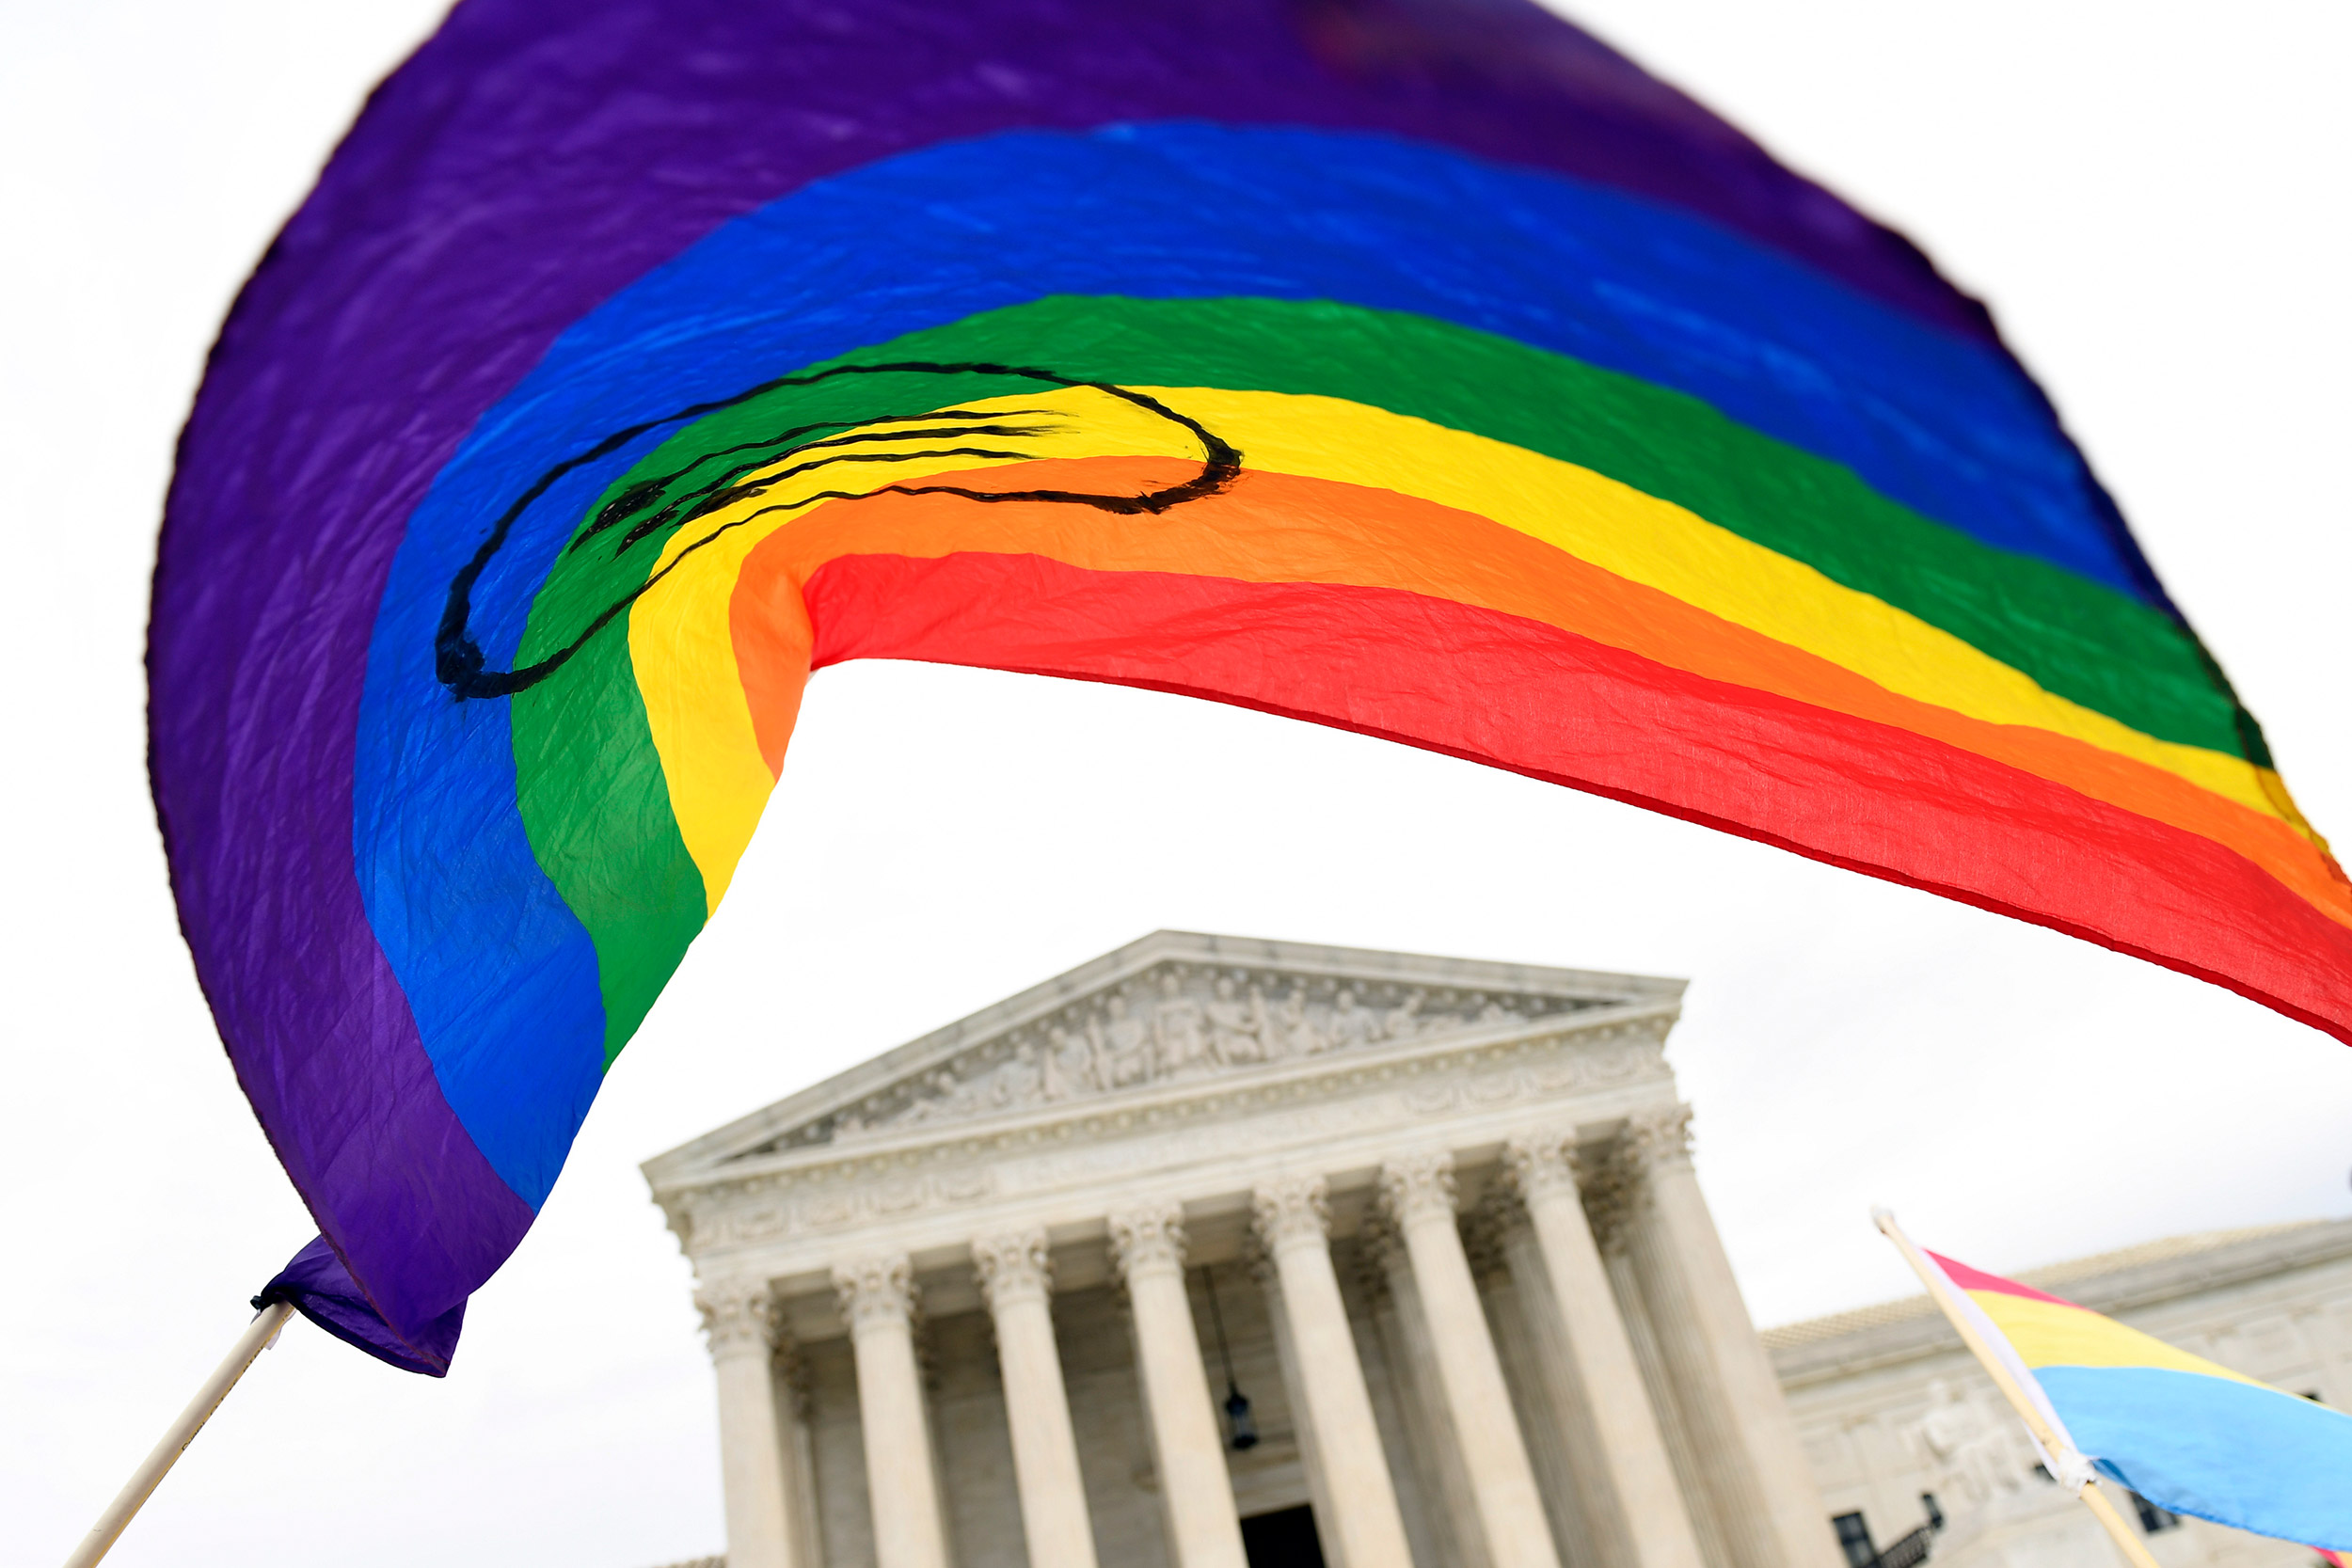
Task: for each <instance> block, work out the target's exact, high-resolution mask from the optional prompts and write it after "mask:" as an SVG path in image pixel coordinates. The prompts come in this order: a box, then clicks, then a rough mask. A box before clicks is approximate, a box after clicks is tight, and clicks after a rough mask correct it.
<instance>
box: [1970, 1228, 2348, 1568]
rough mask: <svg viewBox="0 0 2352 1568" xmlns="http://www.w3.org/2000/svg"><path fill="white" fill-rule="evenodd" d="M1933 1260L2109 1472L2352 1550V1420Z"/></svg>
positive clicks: (2273, 1529) (2029, 1390) (2075, 1443)
mask: <svg viewBox="0 0 2352 1568" xmlns="http://www.w3.org/2000/svg"><path fill="white" fill-rule="evenodd" d="M1925 1256H1926V1258H1927V1259H1928V1262H1929V1265H1930V1266H1931V1268H1933V1269H1935V1270H1936V1271H1937V1272H1938V1273H1940V1274H1941V1275H1943V1282H1944V1283H1945V1284H1946V1285H1947V1286H1948V1287H1949V1290H1948V1291H1947V1292H1945V1293H1946V1295H1947V1299H1948V1300H1950V1301H1951V1302H1952V1303H1953V1304H1954V1306H1955V1307H1956V1308H1957V1310H1959V1311H1960V1312H1961V1313H1962V1314H1963V1315H1964V1316H1965V1317H1966V1318H1967V1319H1969V1321H1970V1322H1971V1323H1974V1325H1975V1327H1976V1329H1977V1332H1978V1333H1979V1335H1980V1336H1981V1337H1982V1338H1983V1340H1984V1342H1985V1344H1986V1345H1987V1346H1988V1347H1989V1348H1990V1349H1991V1350H1992V1351H1993V1353H1994V1355H1996V1356H1998V1357H1999V1358H2000V1360H2001V1362H2002V1363H2003V1364H2004V1365H2005V1366H2006V1367H2007V1369H2008V1370H2009V1373H2010V1376H2011V1377H2012V1378H2014V1379H2015V1380H2016V1381H2017V1384H2018V1386H2020V1387H2021V1388H2023V1389H2024V1390H2025V1391H2026V1397H2027V1398H2029V1399H2031V1400H2032V1401H2033V1402H2034V1403H2035V1404H2036V1405H2038V1406H2039V1407H2040V1408H2041V1412H2042V1418H2043V1419H2044V1420H2045V1421H2047V1422H2048V1423H2049V1425H2050V1427H2051V1429H2052V1431H2053V1432H2054V1433H2056V1434H2057V1435H2058V1438H2059V1439H2060V1440H2061V1441H2063V1442H2064V1443H2066V1444H2067V1445H2069V1446H2070V1447H2071V1448H2073V1449H2074V1450H2075V1452H2077V1453H2079V1454H2081V1455H2082V1456H2083V1457H2084V1458H2085V1459H2088V1460H2089V1461H2090V1465H2091V1467H2092V1468H2093V1469H2095V1470H2096V1471H2098V1472H2099V1473H2100V1474H2101V1475H2103V1476H2106V1477H2107V1478H2109V1479H2112V1480H2114V1481H2120V1482H2122V1484H2123V1485H2125V1486H2128V1487H2130V1488H2131V1489H2132V1490H2133V1491H2135V1492H2137V1493H2138V1494H2139V1495H2140V1496H2141V1497H2146V1498H2147V1499H2148V1500H2149V1501H2151V1502H2153V1503H2155V1504H2157V1505H2158V1506H2159V1507H2163V1508H2168V1509H2170V1510H2171V1511H2172V1512H2174V1513H2189V1514H2194V1515H2196V1516H2197V1517H2198V1518H2201V1519H2211V1520H2214V1521H2215V1522H2217V1523H2218V1524H2224V1525H2234V1526H2235V1527H2237V1528H2239V1529H2246V1530H2252V1531H2253V1532H2255V1533H2256V1534H2258V1535H2270V1536H2277V1537H2280V1539H2282V1540H2287V1541H2299V1542H2304V1543H2307V1544H2311V1545H2312V1546H2315V1547H2318V1548H2321V1549H2322V1550H2323V1551H2328V1552H2329V1554H2330V1555H2331V1556H2332V1553H2333V1552H2340V1551H2344V1550H2346V1549H2352V1416H2346V1415H2344V1413H2343V1412H2341V1411H2337V1410H2332V1409H2330V1408H2328V1406H2327V1405H2324V1404H2321V1403H2318V1402H2315V1401H2312V1400H2309V1399H2301V1398H2298V1397H2296V1395H2294V1394H2290V1393H2288V1392H2286V1391H2285V1390H2284V1389H2281V1388H2273V1387H2271V1386H2269V1385H2268V1384H2266V1383H2257V1382H2256V1381H2254V1379H2252V1378H2250V1377H2247V1376H2245V1375H2244V1374H2242V1373H2239V1372H2233V1371H2232V1370H2230V1369H2229V1368H2227V1367H2223V1366H2219V1365H2217V1364H2216V1363H2214V1362H2211V1361H2208V1360H2206V1359H2204V1357H2202V1356H2199V1355H2191V1354H2189V1353H2188V1352H2186V1351H2185V1350H2180V1349H2177V1348H2175V1347H2174V1346H2171V1345H2168V1344H2166V1343H2165V1342H2164V1341H2163V1340H2161V1339H2158V1338H2153V1337H2152V1336H2149V1335H2146V1334H2142V1333H2141V1332H2139V1330H2137V1329H2136V1328H2127V1327H2125V1326H2124V1325H2123V1324H2122V1323H2117V1322H2116V1321H2115V1320H2114V1319H2112V1318H2106V1317H2102V1316H2100V1315H2099V1314H2098V1313H2096V1312H2093V1311H2091V1310H2090V1308H2088V1307H2077V1306H2076V1305H2075V1304H2074V1303H2073V1302H2071V1301H2063V1300H2060V1299H2059V1298H2058V1297H2057V1296H2054V1295H2050V1294H2047V1293H2046V1292H2044V1291H2037V1290H2035V1289H2034V1288H2033V1287H2031V1286H2030V1285H2020V1284H2018V1283H2017V1282H2016V1281H2015V1280H2011V1279H2003V1278H2001V1277H2000V1276H1999V1275H1990V1274H1986V1273H1985V1272H1983V1271H1982V1270H1981V1269H1972V1268H1970V1267H1969V1266H1968V1265H1967V1264H1965V1263H1960V1262H1955V1261H1953V1260H1952V1259H1949V1258H1946V1257H1944V1256H1942V1255H1941V1254H1939V1253H1933V1252H1929V1253H1926V1254H1925ZM2061 1457H2064V1456H2061Z"/></svg>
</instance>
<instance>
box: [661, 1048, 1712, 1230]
mask: <svg viewBox="0 0 2352 1568" xmlns="http://www.w3.org/2000/svg"><path fill="white" fill-rule="evenodd" d="M1106 1011H1107V1009H1106ZM1666 1026H1667V1021H1666V1020H1664V1019H1648V1020H1638V1021H1628V1022H1624V1023H1602V1024H1600V1025H1599V1026H1598V1027H1597V1029H1594V1028H1587V1029H1584V1030H1580V1031H1578V1032H1577V1033H1575V1034H1571V1035H1568V1036H1566V1037H1563V1036H1560V1035H1549V1036H1546V1035H1538V1036H1534V1037H1522V1038H1512V1037H1506V1038H1505V1039H1502V1040H1499V1041H1496V1042H1494V1043H1493V1044H1491V1045H1478V1044H1471V1045H1470V1047H1469V1048H1468V1052H1467V1053H1466V1054H1461V1055H1455V1054H1452V1053H1448V1054H1445V1055H1443V1056H1441V1057H1440V1058H1438V1059H1437V1060H1420V1059H1415V1060H1407V1061H1406V1062H1403V1063H1398V1062H1394V1061H1384V1060H1380V1059H1374V1060H1371V1061H1367V1062H1366V1063H1364V1064H1363V1065H1362V1066H1361V1067H1349V1066H1347V1065H1345V1064H1344V1063H1343V1062H1341V1061H1333V1062H1331V1063H1330V1067H1331V1069H1332V1070H1331V1071H1330V1072H1328V1073H1321V1072H1318V1073H1315V1074H1311V1075H1309V1076H1307V1077H1304V1078H1301V1077H1299V1076H1298V1075H1295V1074H1285V1075H1276V1076H1273V1077H1270V1078H1269V1079H1268V1080H1266V1081H1263V1082H1259V1083H1256V1084H1252V1083H1249V1082H1248V1081H1247V1080H1237V1081H1235V1082H1234V1083H1232V1085H1231V1086H1230V1087H1228V1086H1227V1085H1221V1084H1220V1085H1216V1087H1215V1088H1214V1089H1213V1090H1212V1091H1211V1092H1209V1093H1206V1094H1202V1095H1200V1096H1198V1097H1181V1098H1180V1099H1178V1100H1177V1101H1172V1102H1163V1101H1148V1102H1146V1103H1145V1104H1143V1105H1142V1106H1139V1107H1138V1106H1134V1105H1124V1104H1122V1103H1121V1102H1120V1101H1115V1100H1113V1101H1105V1102H1104V1104H1103V1105H1102V1106H1101V1108H1100V1109H1099V1110H1096V1109H1090V1108H1082V1109H1081V1110H1080V1111H1079V1112H1078V1114H1077V1115H1075V1116H1074V1117H1073V1119H1072V1120H1071V1121H1069V1122H1067V1123H1063V1124H1058V1125H1057V1126H1056V1127H1055V1128H1054V1129H1052V1130H1051V1132H1040V1130H1039V1129H1037V1128H1036V1127H1035V1126H1034V1125H1032V1126H1030V1127H1029V1128H1028V1129H1027V1130H1026V1131H1022V1130H1020V1129H1012V1130H1008V1131H1007V1132H1005V1133H1004V1134H1003V1135H1002V1136H1001V1137H991V1136H989V1135H987V1134H986V1133H984V1132H977V1133H976V1136H975V1137H974V1138H972V1139H966V1138H963V1137H961V1136H957V1137H951V1138H949V1139H947V1140H946V1141H944V1142H942V1143H940V1144H938V1145H936V1146H933V1147H931V1148H926V1149H923V1150H921V1151H919V1152H917V1151H914V1150H909V1149H906V1148H902V1147H883V1148H876V1149H875V1150H874V1151H873V1152H871V1153H867V1154H861V1153H859V1152H857V1148H856V1141H855V1140H853V1139H848V1140H843V1142H844V1143H845V1144H846V1145H847V1147H844V1148H841V1151H840V1156H839V1157H838V1158H837V1159H830V1160H827V1161H825V1162H823V1163H821V1164H817V1165H814V1166H809V1167H806V1168H803V1169H798V1170H790V1171H778V1172H774V1173H771V1174H768V1175H761V1176H755V1177H750V1178H745V1179H738V1180H721V1181H715V1182H711V1183H709V1184H708V1185H705V1186H701V1187H699V1188H697V1189H696V1190H694V1191H692V1192H691V1194H679V1195H677V1196H675V1198H672V1199H669V1200H666V1201H665V1207H666V1208H668V1209H669V1210H670V1213H671V1223H672V1226H673V1227H674V1228H675V1229H677V1230H678V1232H679V1234H680V1235H681V1236H682V1237H684V1238H686V1240H687V1243H688V1245H689V1247H690V1249H691V1250H692V1251H695V1252H697V1253H699V1252H703V1251H706V1250H708V1249H711V1248H716V1247H727V1246H740V1245H747V1244H758V1243H769V1242H773V1241H776V1240H780V1239H782V1238H785V1237H787V1236H795V1235H809V1234H816V1233H824V1232H834V1231H840V1230H845V1229H855V1228H859V1227H866V1226H870V1225H872V1224H875V1223H877V1222H881V1221H885V1220H890V1219H894V1218H898V1217H900V1216H904V1215H908V1214H912V1213H915V1212H922V1211H926V1210H938V1209H947V1208H957V1207H961V1206H963V1205H966V1204H970V1203H975V1202H981V1201H995V1200H1001V1199H1006V1198H1010V1197H1014V1196H1019V1195H1023V1194H1034V1193H1041V1192H1048V1191H1054V1190H1064V1189H1069V1188H1073V1187H1087V1186H1093V1185H1098V1184H1102V1183H1105V1182H1115V1181H1117V1180H1120V1179H1121V1178H1123V1177H1126V1176H1129V1175H1132V1174H1133V1173H1134V1172H1135V1171H1136V1169H1137V1168H1138V1167H1139V1166H1140V1167H1145V1168H1152V1169H1170V1168H1175V1167H1178V1166H1182V1165H1187V1164H1209V1163H1216V1162H1221V1161H1228V1160H1231V1159H1233V1158H1236V1157H1242V1156H1247V1155H1249V1154H1251V1153H1253V1152H1255V1151H1258V1150H1260V1149H1263V1148H1265V1147H1266V1146H1267V1141H1268V1138H1269V1129H1270V1128H1279V1139H1278V1141H1279V1142H1282V1143H1286V1144H1295V1143H1316V1142H1323V1143H1328V1142H1332V1141H1335V1140H1338V1139H1342V1138H1345V1137H1349V1136H1353V1135H1359V1134H1362V1133H1366V1132H1377V1131H1379V1130H1381V1129H1389V1128H1395V1127H1399V1126H1404V1125H1408V1124H1413V1123H1418V1122H1422V1121H1425V1120H1426V1119H1427V1118H1428V1117H1432V1116H1435V1115H1440V1114H1445V1113H1465V1112H1476V1111H1479V1110H1481V1109H1484V1108H1486V1107H1489V1106H1501V1105H1506V1104H1510V1103H1513V1102H1519V1101H1535V1100H1549V1099H1556V1098H1559V1097H1561V1096H1563V1095H1576V1094H1595V1093H1601V1092H1606V1091H1608V1090H1612V1089H1615V1088H1618V1087H1620V1086H1630V1085H1639V1084H1644V1083H1647V1082H1650V1081H1653V1080H1657V1079H1660V1078H1662V1077H1664V1075H1665V1073H1666V1067H1665V1060H1664V1056H1663V1043H1664V1034H1665V1029H1666ZM1269 1116H1271V1117H1276V1118H1278V1119H1277V1120H1276V1121H1275V1122H1272V1123H1269V1122H1268V1121H1267V1120H1265V1119H1263V1118H1265V1117H1269ZM910 1162H916V1163H915V1164H910Z"/></svg>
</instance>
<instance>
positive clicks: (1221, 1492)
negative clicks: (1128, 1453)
mask: <svg viewBox="0 0 2352 1568" xmlns="http://www.w3.org/2000/svg"><path fill="white" fill-rule="evenodd" d="M1110 1237H1111V1260H1112V1262H1113V1264H1114V1266H1115V1267H1116V1268H1117V1269H1118V1271H1119V1274H1120V1278H1121V1279H1122V1280H1123V1281H1124V1282H1125V1284H1126V1287H1127V1304H1128V1308H1129V1310H1130V1311H1131V1312H1132V1313H1133V1315H1134V1318H1135V1329H1136V1371H1137V1373H1138V1374H1139V1377H1140V1381H1141V1383H1142V1385H1143V1403H1144V1410H1145V1414H1146V1415H1147V1416H1148V1417H1149V1418H1151V1422H1152V1450H1153V1454H1154V1457H1155V1458H1156V1460H1157V1462H1158V1465H1159V1472H1160V1501H1161V1504H1162V1506H1163V1507H1164V1508H1165V1509H1166V1510H1167V1513H1168V1544H1169V1546H1170V1547H1171V1549H1172V1555H1173V1557H1174V1560H1175V1565H1176V1568H1248V1554H1247V1553H1246V1552H1245V1551H1244V1550H1243V1549H1242V1544H1241V1515H1240V1513H1239V1511H1238V1510H1237V1509H1236V1508H1235V1507H1234V1504H1233V1481H1232V1476H1230V1475H1229V1474H1227V1473H1226V1469H1225V1440H1224V1438H1223V1437H1222V1436H1221V1435H1220V1434H1219V1433H1218V1432H1217V1425H1216V1404H1215V1402H1214V1400H1213V1397H1212V1396H1211V1394H1210V1392H1209V1374H1208V1370H1207V1369H1206V1368H1205V1367H1204V1366H1203V1365H1202V1363H1201V1360H1200V1332H1199V1331H1198V1330H1197V1329H1196V1328H1195V1327H1194V1326H1193V1322H1192V1301H1191V1298H1190V1297H1189V1296H1188V1295H1187V1294H1186V1293H1185V1291H1184V1209H1183V1207H1182V1206H1181V1205H1179V1204H1175V1203H1159V1204H1144V1205H1139V1206H1137V1207H1136V1208H1133V1209H1127V1210H1123V1211H1121V1212H1118V1213H1115V1214H1113V1215H1111V1216H1110Z"/></svg>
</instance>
